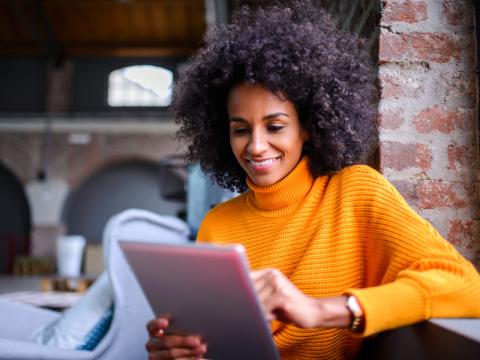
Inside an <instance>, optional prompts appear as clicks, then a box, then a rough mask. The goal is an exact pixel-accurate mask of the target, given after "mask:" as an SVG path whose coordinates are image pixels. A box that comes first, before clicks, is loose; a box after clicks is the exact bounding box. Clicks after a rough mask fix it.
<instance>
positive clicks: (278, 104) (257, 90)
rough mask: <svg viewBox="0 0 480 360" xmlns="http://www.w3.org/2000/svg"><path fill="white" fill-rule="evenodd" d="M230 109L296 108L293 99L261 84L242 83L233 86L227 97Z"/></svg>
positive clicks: (290, 109) (230, 110)
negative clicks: (290, 99)
mask: <svg viewBox="0 0 480 360" xmlns="http://www.w3.org/2000/svg"><path fill="white" fill-rule="evenodd" d="M227 107H228V111H229V112H232V111H241V110H249V109H252V108H261V109H265V110H268V109H269V108H282V109H285V110H289V111H292V110H294V105H293V103H292V102H291V101H289V100H288V99H286V97H284V96H282V94H276V93H273V92H271V91H270V90H268V89H267V88H265V87H264V86H263V85H261V84H250V83H240V84H238V85H236V86H234V87H233V88H232V90H231V91H230V93H229V94H228V98H227Z"/></svg>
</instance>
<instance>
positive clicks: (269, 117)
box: [229, 112, 289, 122]
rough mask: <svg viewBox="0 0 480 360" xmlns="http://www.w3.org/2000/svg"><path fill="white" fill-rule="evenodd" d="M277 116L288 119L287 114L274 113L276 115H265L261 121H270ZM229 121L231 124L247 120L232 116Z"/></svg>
mask: <svg viewBox="0 0 480 360" xmlns="http://www.w3.org/2000/svg"><path fill="white" fill-rule="evenodd" d="M279 116H286V117H289V116H288V114H286V113H284V112H276V113H273V114H268V115H265V116H264V117H263V118H262V120H270V119H275V118H277V117H279ZM229 121H231V122H246V121H247V120H245V119H244V118H242V117H240V116H232V117H230V118H229Z"/></svg>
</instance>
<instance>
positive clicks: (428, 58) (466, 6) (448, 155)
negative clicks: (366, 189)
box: [379, 0, 480, 266]
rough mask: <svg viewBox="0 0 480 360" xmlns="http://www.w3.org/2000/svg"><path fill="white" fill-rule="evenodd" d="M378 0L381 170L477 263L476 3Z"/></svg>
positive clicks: (479, 236)
mask: <svg viewBox="0 0 480 360" xmlns="http://www.w3.org/2000/svg"><path fill="white" fill-rule="evenodd" d="M382 3H383V7H384V8H383V14H382V19H381V34H380V54H379V61H380V70H379V77H380V84H381V87H382V93H381V100H380V105H379V107H380V111H379V126H380V167H381V171H382V172H383V174H384V175H385V176H386V177H387V178H388V179H389V180H390V181H391V182H392V183H393V184H394V185H395V186H396V187H397V188H398V190H399V191H400V192H401V193H402V194H403V195H404V196H405V198H406V199H407V201H408V202H409V203H410V205H411V206H412V207H413V208H414V209H415V210H416V211H418V212H419V213H420V215H422V216H423V217H424V218H426V219H427V220H429V221H430V222H431V223H432V224H433V225H434V226H435V227H436V228H437V230H438V231H439V232H440V233H441V234H442V235H443V236H444V237H445V238H447V239H448V240H449V241H450V242H451V243H452V244H453V245H454V246H455V247H456V248H457V249H458V250H459V251H460V252H461V253H463V254H464V255H465V256H466V257H467V258H469V259H470V260H472V261H473V262H474V263H476V265H477V266H480V226H479V221H478V219H477V218H478V214H479V211H478V210H479V198H478V180H477V174H478V169H479V159H478V151H477V146H478V145H477V143H476V137H475V134H476V96H477V94H476V73H475V66H476V55H475V38H474V27H473V25H474V22H473V21H474V9H473V2H472V1H469V0H385V1H382Z"/></svg>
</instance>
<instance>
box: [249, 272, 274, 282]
mask: <svg viewBox="0 0 480 360" xmlns="http://www.w3.org/2000/svg"><path fill="white" fill-rule="evenodd" d="M270 270H272V269H261V270H255V271H252V272H251V273H250V278H251V279H252V280H253V281H255V280H257V279H259V278H261V277H262V276H265V274H267V273H268V272H269V271H270Z"/></svg>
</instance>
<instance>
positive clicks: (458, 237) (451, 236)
mask: <svg viewBox="0 0 480 360" xmlns="http://www.w3.org/2000/svg"><path fill="white" fill-rule="evenodd" d="M479 233H480V224H479V222H478V221H477V220H452V221H450V225H449V230H448V240H449V241H450V242H451V243H452V244H453V245H455V246H459V247H462V248H467V249H473V248H474V246H475V245H476V244H475V242H476V241H475V240H476V239H478V235H479ZM477 245H478V244H477Z"/></svg>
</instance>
